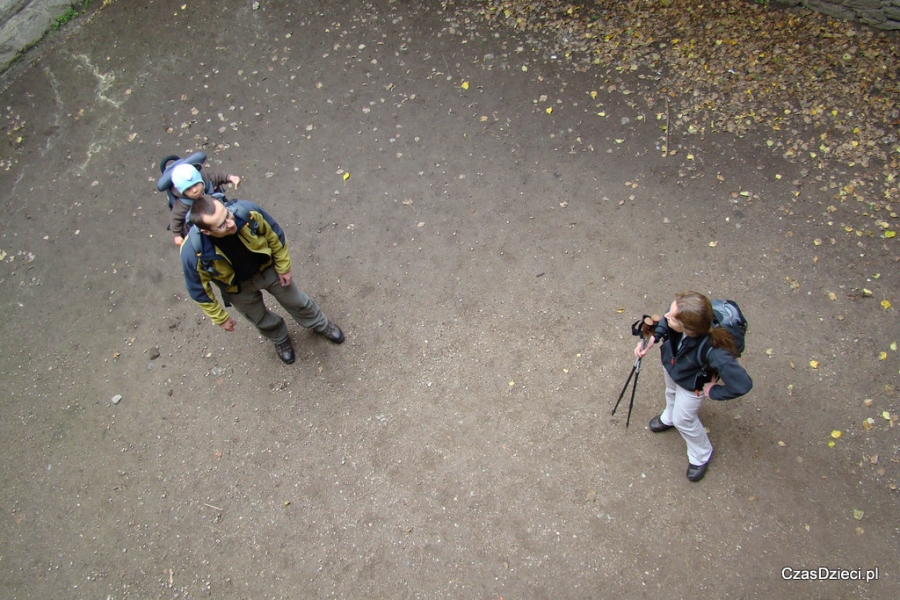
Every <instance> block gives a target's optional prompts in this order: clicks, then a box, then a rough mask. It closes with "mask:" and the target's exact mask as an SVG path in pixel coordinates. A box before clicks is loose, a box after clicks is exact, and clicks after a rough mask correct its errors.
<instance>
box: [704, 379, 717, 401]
mask: <svg viewBox="0 0 900 600" xmlns="http://www.w3.org/2000/svg"><path fill="white" fill-rule="evenodd" d="M714 385H719V378H718V377H716V376H715V375H713V376H712V381H710V382H709V383H707V384H704V386H703V396H704V397H706V398H709V391H710V390H711V389H712V388H713V386H714Z"/></svg>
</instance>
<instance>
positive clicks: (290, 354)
mask: <svg viewBox="0 0 900 600" xmlns="http://www.w3.org/2000/svg"><path fill="white" fill-rule="evenodd" d="M275 352H277V353H278V358H280V359H281V362H283V363H284V364H286V365H289V364H291V363H292V362H294V347H293V346H292V345H291V338H288V339H286V340H284V341H283V342H281V343H280V344H275Z"/></svg>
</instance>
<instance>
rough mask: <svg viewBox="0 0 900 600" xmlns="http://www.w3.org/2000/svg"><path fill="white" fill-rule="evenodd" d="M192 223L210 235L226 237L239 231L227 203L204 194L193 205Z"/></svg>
mask: <svg viewBox="0 0 900 600" xmlns="http://www.w3.org/2000/svg"><path fill="white" fill-rule="evenodd" d="M191 223H193V224H194V225H196V226H197V228H198V229H199V230H200V231H201V232H202V233H205V234H206V235H208V236H211V237H217V238H219V237H225V236H226V235H232V234H234V233H236V232H237V225H236V224H235V222H234V215H233V214H232V213H231V211H230V210H228V209H227V208H225V205H224V204H222V203H221V202H219V201H218V200H216V199H215V198H213V197H212V196H207V195H206V194H202V195H201V196H200V197H199V198H197V199H196V200H194V204H193V205H192V206H191Z"/></svg>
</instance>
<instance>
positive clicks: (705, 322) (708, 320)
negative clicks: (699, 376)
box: [675, 292, 739, 354]
mask: <svg viewBox="0 0 900 600" xmlns="http://www.w3.org/2000/svg"><path fill="white" fill-rule="evenodd" d="M675 305H676V306H677V307H678V312H677V313H676V314H675V318H676V319H678V320H679V321H680V322H681V326H682V328H684V332H685V334H687V335H689V336H692V337H700V336H704V335H706V334H709V337H710V340H711V342H712V346H713V347H714V348H723V349H725V350H728V351H729V352H731V353H732V354H739V352H737V349H736V348H735V345H734V338H733V337H731V333H729V332H728V330H727V329H725V328H724V327H713V326H712V322H713V309H712V303H711V302H710V301H709V298H707V297H706V296H704V295H703V294H701V293H700V292H679V293H677V294H675Z"/></svg>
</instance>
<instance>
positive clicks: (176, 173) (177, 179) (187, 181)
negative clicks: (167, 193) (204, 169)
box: [172, 164, 203, 200]
mask: <svg viewBox="0 0 900 600" xmlns="http://www.w3.org/2000/svg"><path fill="white" fill-rule="evenodd" d="M172 185H173V186H175V189H176V190H178V191H179V193H181V194H182V195H183V196H185V197H186V198H190V199H191V200H196V199H197V198H199V197H200V195H201V194H202V193H203V177H202V176H201V175H200V171H199V170H198V169H197V167H195V166H194V165H189V164H181V165H178V166H177V167H175V168H174V169H172Z"/></svg>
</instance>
